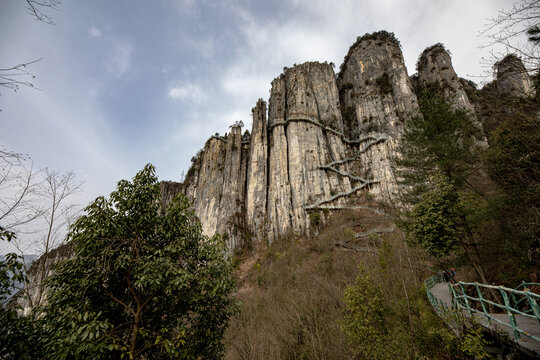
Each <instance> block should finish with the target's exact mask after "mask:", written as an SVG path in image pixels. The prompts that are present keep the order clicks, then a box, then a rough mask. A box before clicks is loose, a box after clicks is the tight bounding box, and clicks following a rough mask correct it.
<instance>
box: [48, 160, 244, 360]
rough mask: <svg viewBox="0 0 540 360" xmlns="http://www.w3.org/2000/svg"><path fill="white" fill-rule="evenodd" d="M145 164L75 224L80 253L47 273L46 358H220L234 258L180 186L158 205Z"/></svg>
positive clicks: (150, 170)
mask: <svg viewBox="0 0 540 360" xmlns="http://www.w3.org/2000/svg"><path fill="white" fill-rule="evenodd" d="M159 194H160V191H159V184H158V181H157V177H156V176H155V174H154V167H153V166H152V165H147V166H146V167H145V168H144V169H143V170H142V171H140V172H139V173H138V174H137V175H136V176H135V177H134V178H133V181H132V182H129V181H126V180H122V181H120V182H119V183H118V186H117V190H116V191H114V192H113V193H111V195H110V198H109V199H106V198H105V197H99V198H97V199H96V200H95V201H94V203H93V204H91V205H89V206H88V207H87V208H86V215H83V216H81V217H80V218H79V219H78V220H77V222H76V223H75V224H74V226H73V227H72V229H71V232H70V234H69V237H70V240H71V241H72V242H73V243H74V246H75V258H73V259H71V260H68V261H65V262H63V263H60V264H59V266H58V267H57V268H56V272H55V274H54V275H53V276H52V277H51V278H50V280H49V284H48V285H49V289H50V290H49V294H48V297H47V304H46V305H44V307H43V308H42V317H41V320H42V321H43V324H44V328H45V332H46V334H47V335H46V336H45V338H46V339H47V340H46V341H45V344H44V350H45V353H46V357H47V358H54V359H66V358H70V359H71V358H76V359H79V358H80V359H87V358H93V359H100V358H118V359H119V358H129V359H137V358H141V357H142V358H147V359H165V358H175V359H178V358H181V359H195V358H197V359H198V358H218V357H220V355H221V354H222V352H223V344H222V342H221V339H222V336H223V332H224V331H225V328H226V326H227V323H228V320H229V317H230V315H231V314H232V312H233V311H234V308H235V303H234V300H233V298H232V297H231V292H232V291H233V288H234V282H233V280H232V277H231V271H232V267H231V262H230V261H229V258H228V257H227V256H226V254H225V248H224V244H223V242H222V241H221V240H220V239H219V238H218V237H215V238H212V239H208V238H207V237H205V236H204V235H203V234H202V229H201V225H200V223H199V222H198V220H197V218H196V217H195V215H194V213H193V212H192V211H191V210H190V204H189V202H188V201H187V199H186V198H185V197H184V196H182V195H180V196H179V197H177V198H176V199H175V200H174V201H173V202H171V203H170V204H169V206H168V208H167V211H166V213H165V214H160V212H159V211H158V210H159V206H160V202H159V201H158V200H159Z"/></svg>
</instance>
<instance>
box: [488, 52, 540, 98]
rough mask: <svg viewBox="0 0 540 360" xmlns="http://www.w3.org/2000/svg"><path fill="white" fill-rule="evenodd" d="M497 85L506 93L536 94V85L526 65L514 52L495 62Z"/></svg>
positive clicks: (519, 95)
mask: <svg viewBox="0 0 540 360" xmlns="http://www.w3.org/2000/svg"><path fill="white" fill-rule="evenodd" d="M495 69H496V71H497V79H496V82H495V83H496V85H497V88H498V90H499V91H501V92H502V93H503V94H505V95H510V96H516V97H527V96H532V95H534V87H533V84H532V81H531V78H530V76H529V74H528V73H527V70H526V69H525V66H523V63H522V62H521V60H520V59H519V58H518V57H517V56H516V55H513V54H510V55H507V56H506V57H504V59H502V60H501V61H499V62H497V63H496V64H495Z"/></svg>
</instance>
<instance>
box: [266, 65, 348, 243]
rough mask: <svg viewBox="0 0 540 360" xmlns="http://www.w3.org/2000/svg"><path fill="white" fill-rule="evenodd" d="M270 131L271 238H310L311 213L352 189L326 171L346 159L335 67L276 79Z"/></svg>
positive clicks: (297, 70) (299, 70) (302, 69)
mask: <svg viewBox="0 0 540 360" xmlns="http://www.w3.org/2000/svg"><path fill="white" fill-rule="evenodd" d="M268 126H269V133H270V139H269V176H268V179H269V181H268V185H269V189H268V200H267V207H268V220H269V224H271V225H270V229H269V238H270V239H275V238H277V237H279V236H282V235H284V234H286V233H288V232H291V231H292V232H294V233H296V234H303V233H306V232H307V231H308V230H309V228H310V221H309V214H308V212H307V211H306V208H309V207H311V206H312V205H313V204H317V203H320V202H322V201H326V200H328V201H330V200H331V199H332V196H333V195H334V194H338V193H343V192H348V191H349V190H350V188H351V186H350V182H349V179H348V178H346V177H343V176H340V175H338V174H336V173H334V172H331V171H327V170H325V169H323V167H324V166H325V165H328V164H329V163H331V162H333V161H336V160H341V159H344V158H345V157H346V147H345V145H344V143H343V140H342V138H343V137H344V134H343V121H342V118H341V113H340V111H339V96H338V91H337V85H336V82H335V76H334V72H333V69H332V67H331V66H330V65H328V64H321V63H316V62H312V63H305V64H302V65H298V66H295V67H293V68H292V69H289V70H287V71H286V72H285V74H283V75H282V76H281V77H280V78H277V79H275V80H274V81H273V82H272V90H271V96H270V106H269V125H268ZM336 201H337V202H339V199H337V198H336Z"/></svg>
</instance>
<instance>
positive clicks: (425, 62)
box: [417, 44, 474, 113]
mask: <svg viewBox="0 0 540 360" xmlns="http://www.w3.org/2000/svg"><path fill="white" fill-rule="evenodd" d="M417 71H418V82H419V85H420V87H421V88H423V89H430V88H433V87H436V88H437V89H441V90H442V93H443V95H444V97H445V98H446V99H447V100H448V101H450V103H451V104H453V105H454V106H455V107H456V108H460V109H463V110H466V111H469V112H471V113H472V112H474V107H473V106H472V105H471V102H470V101H469V98H468V97H467V93H466V92H465V89H464V88H463V86H462V84H461V82H460V80H459V78H458V76H457V74H456V72H455V71H454V67H453V66H452V59H451V58H450V54H449V53H448V51H447V50H446V49H445V48H444V46H443V45H442V44H435V45H433V46H430V47H429V48H427V49H426V50H424V51H423V52H422V55H420V59H419V60H418V64H417Z"/></svg>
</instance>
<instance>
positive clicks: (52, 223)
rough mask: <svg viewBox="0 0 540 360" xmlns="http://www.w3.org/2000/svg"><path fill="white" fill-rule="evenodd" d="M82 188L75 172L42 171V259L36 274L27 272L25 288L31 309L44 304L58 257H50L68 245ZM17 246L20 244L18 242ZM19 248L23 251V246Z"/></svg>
mask: <svg viewBox="0 0 540 360" xmlns="http://www.w3.org/2000/svg"><path fill="white" fill-rule="evenodd" d="M81 186H82V183H81V182H77V181H76V179H75V174H74V173H73V171H68V172H66V173H60V172H57V171H52V170H49V169H45V170H44V171H43V181H42V182H41V183H40V186H39V188H38V191H39V196H40V197H41V199H42V200H43V202H42V206H43V211H42V213H41V216H40V220H41V221H40V222H39V225H38V233H37V234H38V236H37V238H36V240H35V242H34V246H35V248H37V249H39V250H40V253H41V256H40V257H39V259H37V263H36V264H34V265H33V271H27V275H28V277H29V282H28V284H27V285H26V286H25V288H24V293H25V296H26V298H27V300H28V305H29V307H30V308H34V307H35V306H37V305H39V304H41V302H42V300H43V295H44V293H45V291H44V290H45V288H44V284H45V279H46V278H47V277H48V276H49V274H50V272H51V266H52V265H53V264H54V263H55V261H57V256H56V255H55V256H52V255H51V254H52V250H53V249H58V247H59V246H61V245H63V244H65V242H66V232H67V229H68V228H69V226H70V225H71V224H72V223H73V221H74V219H75V218H76V216H77V215H78V213H79V208H78V205H77V204H76V203H74V202H72V201H71V200H72V197H73V195H75V194H77V193H78V192H79V191H80V188H81ZM15 243H16V244H17V240H16V241H15ZM17 245H18V244H17ZM18 247H19V249H22V246H20V245H19V246H18ZM27 270H29V269H27Z"/></svg>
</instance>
